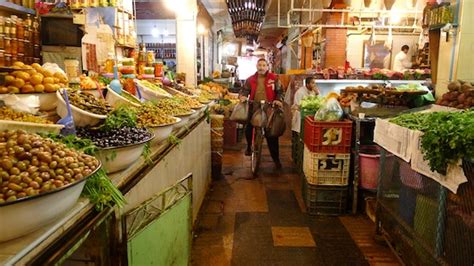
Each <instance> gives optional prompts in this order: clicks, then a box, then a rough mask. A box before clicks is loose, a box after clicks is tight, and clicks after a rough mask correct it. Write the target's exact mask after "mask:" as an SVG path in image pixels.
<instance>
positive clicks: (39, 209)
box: [0, 165, 101, 242]
mask: <svg viewBox="0 0 474 266" xmlns="http://www.w3.org/2000/svg"><path fill="white" fill-rule="evenodd" d="M100 167H101V166H100V165H99V167H97V169H96V170H95V171H94V172H93V173H92V174H91V175H89V176H88V177H85V178H83V179H81V180H79V181H76V182H74V183H71V184H68V185H66V186H63V187H61V188H59V189H56V190H52V191H49V192H46V193H43V194H39V195H35V196H30V197H25V198H21V199H18V200H16V201H12V202H5V203H2V204H0V242H4V241H7V240H11V239H14V238H17V237H20V236H23V235H26V234H29V233H31V232H33V231H35V230H38V229H39V228H41V227H43V226H45V225H47V224H48V223H50V222H52V221H54V220H55V219H56V218H57V217H59V216H61V215H62V214H64V213H65V212H67V211H68V210H70V209H71V208H72V207H73V206H74V204H75V203H76V202H77V200H78V199H79V196H80V195H81V192H82V189H83V188H84V185H85V184H86V180H87V178H89V177H90V176H92V175H93V174H94V173H95V172H97V171H98V170H99V169H100Z"/></svg>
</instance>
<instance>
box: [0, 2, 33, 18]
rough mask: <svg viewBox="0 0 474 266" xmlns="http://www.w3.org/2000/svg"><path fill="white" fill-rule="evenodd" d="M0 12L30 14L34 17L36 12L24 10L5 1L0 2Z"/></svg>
mask: <svg viewBox="0 0 474 266" xmlns="http://www.w3.org/2000/svg"><path fill="white" fill-rule="evenodd" d="M0 10H5V11H8V12H11V13H15V14H31V15H34V14H35V13H36V12H35V10H34V9H30V8H26V7H23V6H20V5H17V4H14V3H11V2H7V1H5V0H0Z"/></svg>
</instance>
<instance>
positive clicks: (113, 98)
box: [105, 86, 140, 108]
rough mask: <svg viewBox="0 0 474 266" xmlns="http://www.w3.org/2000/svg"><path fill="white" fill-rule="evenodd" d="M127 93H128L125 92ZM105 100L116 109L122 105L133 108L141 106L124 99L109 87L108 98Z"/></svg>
mask: <svg viewBox="0 0 474 266" xmlns="http://www.w3.org/2000/svg"><path fill="white" fill-rule="evenodd" d="M125 93H127V92H125ZM130 95H131V94H130ZM105 100H106V101H107V102H108V103H110V105H111V106H113V107H114V108H115V107H117V106H119V105H121V104H125V105H131V106H135V107H138V106H140V104H138V103H134V102H132V101H130V100H129V99H127V98H125V97H123V96H122V95H119V94H118V93H116V92H115V91H114V90H112V89H111V88H110V87H109V86H107V96H105ZM137 100H138V99H137Z"/></svg>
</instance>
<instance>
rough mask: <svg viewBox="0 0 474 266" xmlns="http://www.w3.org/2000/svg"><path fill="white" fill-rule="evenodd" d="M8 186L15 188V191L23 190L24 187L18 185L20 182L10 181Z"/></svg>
mask: <svg viewBox="0 0 474 266" xmlns="http://www.w3.org/2000/svg"><path fill="white" fill-rule="evenodd" d="M8 188H9V189H11V190H14V191H21V190H23V187H22V186H20V185H18V184H15V183H10V184H8Z"/></svg>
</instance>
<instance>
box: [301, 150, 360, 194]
mask: <svg viewBox="0 0 474 266" xmlns="http://www.w3.org/2000/svg"><path fill="white" fill-rule="evenodd" d="M350 162H351V155H350V154H342V153H338V154H326V153H314V152H310V151H309V149H308V147H307V146H306V145H305V146H304V155H303V172H304V174H305V176H306V179H307V180H308V182H309V183H310V184H313V185H319V186H347V185H348V184H349V168H350Z"/></svg>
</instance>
